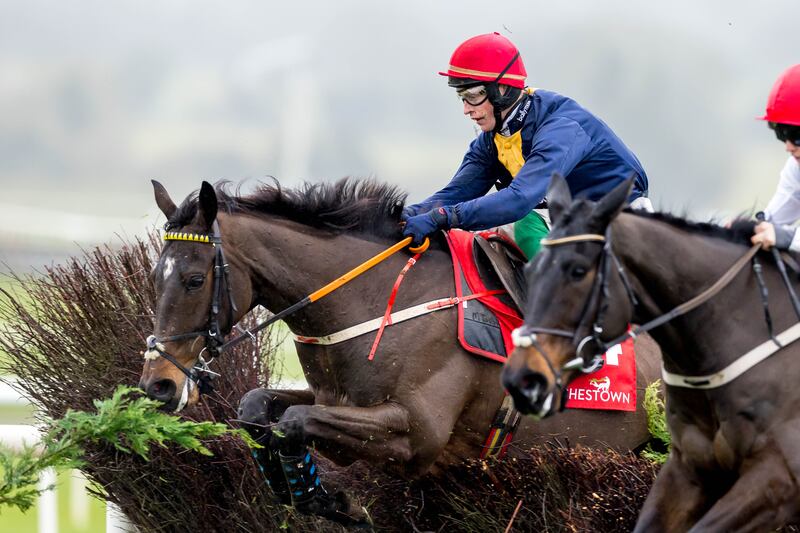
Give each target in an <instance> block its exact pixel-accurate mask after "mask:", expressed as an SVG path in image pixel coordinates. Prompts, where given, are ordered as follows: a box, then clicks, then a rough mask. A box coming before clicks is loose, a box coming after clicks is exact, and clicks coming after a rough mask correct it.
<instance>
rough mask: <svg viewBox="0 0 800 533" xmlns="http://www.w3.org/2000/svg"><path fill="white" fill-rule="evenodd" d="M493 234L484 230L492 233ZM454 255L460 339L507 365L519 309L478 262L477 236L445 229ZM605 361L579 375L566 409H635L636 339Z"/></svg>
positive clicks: (569, 392) (466, 346)
mask: <svg viewBox="0 0 800 533" xmlns="http://www.w3.org/2000/svg"><path fill="white" fill-rule="evenodd" d="M489 234H492V232H481V235H485V236H488V235H489ZM446 236H447V242H448V244H449V245H450V252H451V255H452V257H453V273H454V276H455V285H456V297H457V298H459V300H461V301H460V303H459V304H458V306H457V307H458V340H459V341H460V342H461V345H462V346H463V347H464V349H465V350H467V351H468V352H471V353H474V354H476V355H480V356H483V357H487V358H489V359H492V360H494V361H498V362H500V363H504V362H505V361H506V359H508V354H510V353H511V352H512V350H513V349H514V344H513V342H512V341H511V332H512V331H513V330H514V329H516V328H518V327H519V326H520V325H522V317H521V316H520V313H519V312H518V311H517V309H516V308H514V307H511V306H509V305H506V304H505V303H503V302H502V301H500V299H499V298H498V297H497V296H496V295H486V296H479V297H477V298H474V299H467V300H462V299H463V298H469V297H471V296H472V295H475V294H480V293H483V292H490V291H489V289H488V288H487V287H486V283H485V282H484V281H483V280H482V279H481V277H480V274H479V272H478V267H477V266H476V263H475V250H474V242H475V239H474V237H475V236H474V234H473V233H471V232H469V231H463V230H457V229H454V230H450V231H449V232H447V233H446ZM603 357H604V360H605V364H604V365H603V367H602V368H601V369H600V370H598V371H597V372H594V373H592V374H586V375H583V376H579V377H578V378H577V379H575V381H573V382H572V383H571V384H570V386H569V387H567V403H566V407H567V408H571V409H608V410H619V411H635V410H636V358H635V355H634V349H633V340H630V339H629V340H627V341H625V342H623V343H622V344H618V345H617V346H613V347H612V348H611V349H609V350H608V352H607V353H606V354H604V356H603Z"/></svg>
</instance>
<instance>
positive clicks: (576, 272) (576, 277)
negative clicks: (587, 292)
mask: <svg viewBox="0 0 800 533" xmlns="http://www.w3.org/2000/svg"><path fill="white" fill-rule="evenodd" d="M569 275H570V277H571V278H572V279H573V281H580V280H582V279H583V278H584V277H586V268H584V267H582V266H580V265H576V266H574V267H572V268H571V269H570V271H569Z"/></svg>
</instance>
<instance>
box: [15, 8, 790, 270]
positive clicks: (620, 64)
mask: <svg viewBox="0 0 800 533" xmlns="http://www.w3.org/2000/svg"><path fill="white" fill-rule="evenodd" d="M795 8H796V4H795V3H793V2H792V3H790V2H789V1H788V0H786V1H774V2H769V3H768V8H767V7H764V6H763V5H762V4H759V3H755V2H721V1H714V2H696V1H688V0H680V1H673V2H642V1H633V0H631V1H622V0H616V1H609V0H603V1H601V2H598V1H596V0H578V1H574V0H573V1H571V2H563V3H554V2H542V1H525V2H513V1H507V2H502V3H491V4H490V3H487V2H471V1H459V2H430V1H427V2H421V1H406V2H402V3H398V2H395V3H388V2H356V1H339V2H321V1H316V0H314V1H306V2H298V3H296V4H295V5H285V3H275V2H264V1H263V0H262V1H260V2H251V1H246V2H224V3H222V2H209V1H205V0H192V1H177V2H166V1H162V2H154V1H144V0H138V1H114V2H103V1H75V2H56V1H25V2H22V1H18V2H17V1H9V0H4V1H2V2H0V117H2V119H0V185H2V188H0V191H2V193H0V228H2V229H0V261H6V262H9V263H11V264H12V265H14V266H15V267H20V266H24V262H25V261H28V263H32V264H33V266H37V265H38V264H42V263H46V262H47V261H49V260H51V258H52V257H57V256H58V254H63V253H65V251H66V252H69V251H72V252H73V253H75V252H76V251H77V248H76V247H75V244H73V242H77V243H80V244H90V243H97V242H113V241H114V239H115V238H116V237H115V233H122V232H124V233H127V234H136V233H141V232H143V231H144V228H146V227H148V226H152V225H153V224H156V223H158V222H159V219H158V216H157V210H156V209H155V206H154V202H153V200H152V189H151V186H150V183H149V180H150V179H151V178H158V179H159V180H161V181H162V183H164V184H165V185H166V186H167V188H168V190H169V191H170V192H171V193H172V195H173V197H174V198H175V199H176V200H178V199H181V198H183V196H184V195H186V194H187V193H188V192H190V191H191V190H193V189H195V188H197V187H198V186H199V184H200V181H201V180H203V179H208V180H216V179H221V178H225V179H231V180H236V181H238V180H241V179H259V178H264V177H266V176H275V177H277V178H278V179H279V180H280V181H281V183H283V184H286V185H293V184H297V183H299V182H300V181H301V180H311V181H317V180H332V179H337V178H340V177H343V176H347V175H353V176H374V177H377V178H378V179H381V180H385V181H388V182H391V183H397V184H399V185H401V186H402V187H403V188H405V189H406V190H407V191H408V192H409V193H410V199H411V200H412V201H413V200H419V199H422V198H423V197H425V196H426V195H428V194H430V193H432V192H434V191H435V190H436V189H437V188H438V187H441V186H443V185H444V184H445V183H446V182H447V181H448V180H449V178H450V177H451V176H452V174H453V172H454V170H455V169H456V167H457V166H458V164H459V163H460V161H461V158H462V156H463V153H464V151H465V149H466V147H467V144H468V143H469V141H470V140H471V139H472V138H474V135H475V132H474V130H473V127H472V125H471V124H470V121H468V120H467V119H465V118H464V117H463V116H462V114H461V105H460V103H459V102H458V100H457V99H456V98H455V96H454V94H453V92H452V90H450V89H448V88H447V87H446V82H445V79H444V78H442V77H440V76H438V75H437V74H436V72H437V71H438V70H441V69H443V68H445V67H446V65H447V62H448V59H449V57H450V54H451V53H452V51H453V49H454V48H455V46H456V45H458V44H459V43H460V42H461V41H463V40H464V39H465V38H467V37H470V36H472V35H475V34H478V33H485V32H489V31H500V32H502V33H504V34H505V35H506V36H508V37H509V38H511V39H512V40H513V41H514V42H515V43H516V44H517V46H518V47H519V48H520V50H521V53H522V57H523V59H524V61H525V65H526V67H527V70H528V74H529V78H528V83H529V85H530V86H533V87H541V88H546V89H549V90H553V91H556V92H560V93H562V94H565V95H567V96H571V97H573V98H575V99H576V100H577V101H578V102H580V103H581V104H583V105H584V106H585V107H587V108H588V109H590V110H591V111H593V112H594V113H595V114H597V115H598V116H600V117H601V118H602V119H604V120H605V121H606V122H607V123H608V124H609V125H610V126H611V127H612V128H613V129H614V130H615V131H616V132H617V133H618V134H619V135H620V137H622V139H623V140H624V141H625V142H626V144H628V145H629V146H630V147H631V148H632V149H633V151H634V152H635V153H636V154H637V156H638V157H639V159H640V160H641V161H642V163H643V165H644V168H645V170H646V171H647V173H648V175H649V178H650V186H651V191H650V192H651V197H652V198H653V200H654V203H655V205H656V207H657V208H662V209H666V210H671V211H674V212H678V213H684V212H686V213H688V214H689V215H690V216H694V217H700V218H706V217H708V216H710V215H715V214H730V213H734V212H738V211H745V210H750V209H751V208H753V207H763V206H764V205H765V204H766V202H767V200H768V199H769V197H770V195H771V193H772V191H773V190H774V187H775V184H776V183H777V178H778V172H779V171H780V168H781V167H782V166H783V162H784V161H785V159H786V154H785V153H784V151H783V148H782V146H781V145H780V144H779V143H778V142H777V141H775V140H774V136H773V135H772V133H771V132H769V131H768V130H767V128H766V126H765V125H764V123H763V122H760V121H756V120H754V117H755V116H757V115H760V114H762V113H763V111H764V106H765V103H766V98H767V94H768V93H769V89H770V87H771V86H772V83H773V82H774V80H775V78H776V77H777V75H778V74H779V73H780V72H781V71H782V70H783V69H785V68H786V67H788V66H790V65H792V64H793V63H797V62H798V61H800V58H798V56H797V52H796V50H793V48H796V47H795V46H793V43H795V42H796V40H797V39H796V37H795V35H796V33H795V31H796V30H795V27H794V26H796V17H793V16H792V14H793V13H794V9H795ZM790 45H791V46H790ZM20 257H23V258H24V259H19V258H20ZM20 261H22V263H23V264H22V265H21V264H20ZM0 269H1V268H0Z"/></svg>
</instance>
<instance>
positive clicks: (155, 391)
mask: <svg viewBox="0 0 800 533" xmlns="http://www.w3.org/2000/svg"><path fill="white" fill-rule="evenodd" d="M147 396H149V397H150V398H152V399H153V400H158V401H160V402H168V401H170V400H171V399H172V397H173V396H175V382H174V381H172V380H171V379H160V380H158V381H155V382H153V383H151V384H150V386H149V387H147Z"/></svg>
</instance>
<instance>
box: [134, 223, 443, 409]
mask: <svg viewBox="0 0 800 533" xmlns="http://www.w3.org/2000/svg"><path fill="white" fill-rule="evenodd" d="M211 228H212V232H213V233H212V234H211V235H204V234H197V233H185V232H172V231H169V232H166V233H165V234H164V237H163V238H164V240H165V241H188V242H196V243H200V244H211V245H212V246H214V248H215V250H216V253H215V256H214V286H213V288H212V301H211V308H210V310H209V322H208V325H209V327H208V329H207V330H199V331H193V332H190V333H181V334H178V335H171V336H169V337H164V338H161V339H159V338H157V337H156V336H155V335H150V336H149V337H148V338H147V351H145V353H144V358H145V360H147V361H152V360H155V359H157V358H158V357H159V356H160V357H163V358H164V359H166V360H167V361H169V362H170V363H172V364H173V365H174V366H175V367H176V368H178V370H180V371H181V372H183V374H184V375H185V376H186V377H187V379H186V380H185V381H184V387H183V391H182V394H181V400H180V404H179V407H178V410H180V409H181V408H182V407H183V405H184V404H185V402H186V401H187V400H188V396H189V392H191V388H192V386H193V384H195V383H196V384H197V386H198V388H199V390H200V392H201V393H209V392H211V391H212V390H213V387H212V385H211V380H212V379H214V377H216V376H219V374H217V373H216V372H213V371H211V370H210V369H209V368H208V365H209V363H211V361H213V360H214V359H215V358H216V357H218V356H219V355H220V354H221V353H222V352H224V351H225V350H228V349H230V348H232V347H234V346H236V345H237V344H239V343H240V342H242V341H243V340H247V339H251V340H252V339H255V333H257V332H259V331H261V330H263V329H264V328H266V327H267V326H269V325H270V324H273V323H275V322H277V321H278V320H281V319H283V318H285V317H287V316H289V315H291V314H292V313H295V312H297V311H299V310H300V309H302V308H304V307H306V306H307V305H309V304H311V303H313V302H316V301H317V300H319V299H321V298H323V297H324V296H327V295H328V294H330V293H331V292H333V291H335V290H336V289H338V288H339V287H341V286H342V285H344V284H346V283H348V282H349V281H352V280H353V279H355V278H356V277H358V276H360V275H361V274H363V273H364V272H366V271H367V270H369V269H371V268H372V267H374V266H375V265H377V264H378V263H380V262H382V261H384V260H385V259H387V258H388V257H390V256H391V255H393V254H395V253H397V252H399V251H400V250H402V249H403V248H405V247H406V246H409V245H410V244H411V242H412V237H406V238H405V239H403V240H402V241H400V242H398V243H396V244H394V245H392V246H390V247H389V248H387V249H386V250H384V251H382V252H380V253H379V254H377V255H375V256H373V257H371V258H370V259H368V260H366V261H364V262H363V263H361V264H360V265H358V266H357V267H355V268H353V269H351V270H350V271H348V272H347V273H345V274H344V275H342V276H340V277H338V278H337V279H335V280H333V281H332V282H330V283H328V284H327V285H325V286H324V287H322V288H320V289H318V290H316V291H314V292H313V293H311V294H309V295H308V296H306V297H305V298H303V299H302V300H300V301H298V302H296V303H294V304H293V305H290V306H289V307H287V308H286V309H284V310H283V311H281V312H279V313H277V314H274V315H272V316H271V317H270V318H268V319H267V320H264V321H263V322H260V323H259V324H258V325H257V326H255V327H254V328H252V329H249V330H245V331H244V332H243V333H242V334H240V335H238V336H236V337H234V338H233V339H231V340H229V341H228V342H224V343H223V338H224V334H223V333H222V330H221V329H220V324H219V314H220V310H221V305H220V303H221V299H222V291H223V285H224V286H225V288H226V291H227V295H228V303H229V305H230V309H231V314H232V313H233V312H234V311H238V309H237V307H236V304H235V302H234V301H233V294H232V291H231V284H230V282H229V281H228V273H229V267H228V263H227V261H226V260H225V254H224V252H223V249H222V237H221V235H220V231H219V224H218V222H217V221H216V220H215V221H214V223H213V224H212V226H211ZM429 244H430V240H429V239H427V238H426V239H425V242H423V244H422V245H421V246H418V247H410V248H409V250H410V251H411V252H413V253H416V254H421V253H423V252H425V251H426V250H427V249H428V246H429ZM196 337H205V338H206V346H205V347H204V348H203V350H201V351H200V354H199V355H198V356H197V364H195V365H194V366H192V368H191V369H187V368H186V367H184V366H183V365H182V364H180V362H179V361H178V360H177V359H176V358H175V356H173V355H172V354H170V353H169V352H167V351H166V349H165V347H164V343H166V342H172V341H177V340H183V339H191V338H196ZM206 350H207V351H208V352H209V353H210V354H211V359H210V360H209V361H206V360H205V359H204V358H203V352H204V351H206Z"/></svg>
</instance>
